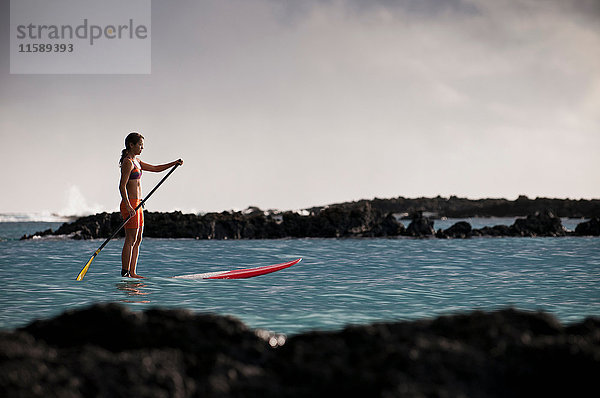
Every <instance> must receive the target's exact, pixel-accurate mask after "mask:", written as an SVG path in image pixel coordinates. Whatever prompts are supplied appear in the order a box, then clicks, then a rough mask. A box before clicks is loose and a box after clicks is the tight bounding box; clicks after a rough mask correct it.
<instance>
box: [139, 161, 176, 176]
mask: <svg viewBox="0 0 600 398" xmlns="http://www.w3.org/2000/svg"><path fill="white" fill-rule="evenodd" d="M176 164H179V165H180V166H181V165H182V164H183V160H181V159H177V160H174V161H172V162H170V163H165V164H157V165H154V164H150V163H145V162H142V161H141V160H140V165H141V166H142V170H144V171H152V172H154V173H160V172H161V171H165V170H166V169H168V168H171V167H173V166H175V165H176Z"/></svg>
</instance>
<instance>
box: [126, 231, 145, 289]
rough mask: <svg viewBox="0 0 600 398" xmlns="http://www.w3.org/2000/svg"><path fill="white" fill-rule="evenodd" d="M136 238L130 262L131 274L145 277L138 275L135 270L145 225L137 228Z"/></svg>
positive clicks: (135, 276) (131, 275) (133, 276)
mask: <svg viewBox="0 0 600 398" xmlns="http://www.w3.org/2000/svg"><path fill="white" fill-rule="evenodd" d="M135 231H136V238H135V242H134V244H133V249H132V250H131V261H130V262H129V276H130V277H132V278H143V276H140V275H138V274H137V273H136V272H135V271H136V268H137V261H138V255H139V252H140V244H141V243H142V232H143V231H144V227H143V226H142V227H140V228H138V229H136V230H135Z"/></svg>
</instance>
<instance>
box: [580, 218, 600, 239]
mask: <svg viewBox="0 0 600 398" xmlns="http://www.w3.org/2000/svg"><path fill="white" fill-rule="evenodd" d="M575 235H580V236H600V217H594V218H592V219H591V220H589V221H585V222H582V223H580V224H578V225H577V227H575Z"/></svg>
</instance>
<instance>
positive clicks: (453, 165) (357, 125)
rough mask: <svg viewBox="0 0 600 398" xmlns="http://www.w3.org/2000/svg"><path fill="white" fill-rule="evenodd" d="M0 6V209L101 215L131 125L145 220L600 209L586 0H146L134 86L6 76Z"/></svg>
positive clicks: (598, 43) (596, 96) (594, 5)
mask: <svg viewBox="0 0 600 398" xmlns="http://www.w3.org/2000/svg"><path fill="white" fill-rule="evenodd" d="M0 4H1V9H0V14H1V15H2V17H1V18H2V24H0V32H1V37H2V41H1V43H0V46H1V47H0V50H1V52H2V54H4V55H3V56H2V57H1V61H0V62H1V63H0V93H1V97H0V159H1V160H2V163H3V165H4V172H3V173H2V194H1V195H0V213H6V212H41V211H51V212H62V213H81V212H86V211H87V212H93V211H99V210H107V211H117V209H118V204H119V201H120V197H119V192H118V189H117V185H118V178H119V168H118V159H119V155H120V152H121V149H122V148H123V140H124V138H125V136H126V135H127V134H128V133H129V132H130V131H132V130H136V131H140V132H141V133H142V134H143V135H144V136H145V137H146V140H145V150H144V153H143V154H142V156H141V158H142V160H144V161H146V162H148V163H154V164H156V163H163V162H168V161H171V160H174V159H177V158H179V157H181V158H183V159H184V161H185V165H184V166H183V167H181V168H180V169H178V170H177V171H176V172H175V173H174V174H173V175H172V176H171V177H170V178H169V180H168V181H167V182H166V183H165V185H163V187H161V188H160V190H159V191H157V193H156V194H155V195H154V196H153V197H152V199H150V200H149V201H148V203H147V209H148V210H150V211H158V210H160V211H170V210H175V209H179V210H182V211H184V212H187V211H195V212H204V211H221V210H225V209H232V208H237V209H244V208H246V207H248V206H250V205H256V206H259V207H261V208H263V209H268V208H278V209H300V208H306V207H310V206H313V205H324V204H329V203H335V202H343V201H350V200H357V199H362V198H366V199H370V198H373V197H380V198H389V197H397V196H405V197H416V196H436V195H438V194H439V195H442V196H450V195H458V196H466V197H470V198H482V197H506V198H511V199H513V198H516V197H517V196H518V195H519V194H525V195H528V196H530V197H536V196H547V197H560V198H566V197H569V198H600V2H599V1H597V0H589V1H586V0H581V1H568V0H555V1H552V0H550V1H541V0H540V1H534V0H494V1H481V0H452V1H441V0H439V1H435V0H426V1H422V0H408V1H391V0H388V1H384V0H380V1H359V0H354V1H325V0H323V1H318V0H312V1H310V0H309V1H277V0H238V1H230V0H214V1H192V0H189V1H181V0H179V1H153V2H152V27H151V36H152V74H151V75H133V76H127V75H79V76H75V75H66V76H58V75H10V74H9V59H8V56H7V54H8V49H9V42H8V35H9V12H8V11H9V1H8V0H0ZM159 179H160V175H151V173H145V174H144V176H143V184H144V191H145V193H147V192H149V191H150V189H151V188H152V187H153V186H154V184H155V183H156V182H158V180H159Z"/></svg>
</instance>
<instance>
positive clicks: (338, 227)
mask: <svg viewBox="0 0 600 398" xmlns="http://www.w3.org/2000/svg"><path fill="white" fill-rule="evenodd" d="M424 214H425V213H424V212H423V211H416V212H414V213H413V216H412V220H411V222H410V224H409V225H408V228H405V227H404V225H403V224H402V223H401V222H399V221H398V219H397V214H396V213H385V212H383V211H381V210H378V209H377V208H375V207H373V206H371V204H370V203H368V202H367V203H355V204H354V206H347V205H345V206H331V207H328V208H324V209H320V210H319V211H318V212H316V213H311V214H299V213H296V212H290V211H288V212H283V213H280V212H263V211H261V210H260V209H257V208H251V209H249V210H247V211H244V212H222V213H208V214H205V215H196V214H182V213H181V212H178V211H176V212H172V213H152V212H146V213H145V214H144V217H145V222H144V236H146V237H149V238H188V239H280V238H362V237H398V236H408V237H419V238H423V237H438V238H470V237H477V236H487V237H500V236H528V237H536V236H565V235H568V234H571V233H569V232H567V231H566V230H565V228H564V227H563V226H562V223H561V220H560V218H559V217H558V216H556V215H555V214H554V213H553V212H552V211H550V210H543V211H536V212H535V213H533V214H530V215H528V216H527V217H525V218H518V219H517V220H515V222H514V224H513V225H510V226H506V225H496V226H489V227H484V228H479V229H472V227H471V225H470V224H468V223H467V222H465V221H461V222H458V223H456V224H455V225H453V226H451V227H450V228H448V229H446V230H438V231H437V232H435V230H434V222H435V221H434V220H433V219H431V218H430V217H427V216H425V215H424ZM599 219H600V218H599V217H596V218H593V219H592V220H590V221H589V222H586V223H583V225H581V226H579V227H578V229H576V231H575V233H572V234H571V235H595V236H598V235H600V231H599V229H600V227H599V221H598V220H599ZM121 222H122V220H121V216H120V214H119V213H112V214H109V213H100V214H96V215H93V216H88V217H82V218H79V219H77V220H75V221H74V222H71V223H65V224H63V225H62V226H61V227H60V228H59V229H58V230H56V231H52V230H46V231H42V232H36V233H35V234H32V235H25V236H23V237H22V238H21V239H31V238H33V237H36V236H38V237H44V236H56V235H60V236H68V237H71V238H73V239H92V238H107V237H109V236H110V234H111V233H112V231H114V230H115V229H116V228H117V227H118V226H119V225H120V224H121ZM118 236H124V231H122V230H121V231H120V233H119V235H118Z"/></svg>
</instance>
